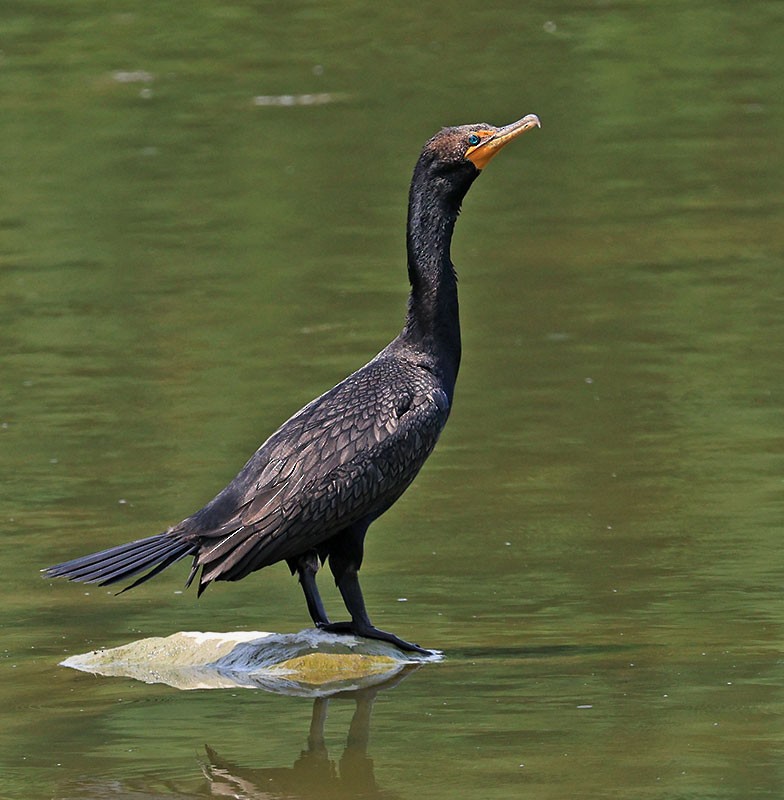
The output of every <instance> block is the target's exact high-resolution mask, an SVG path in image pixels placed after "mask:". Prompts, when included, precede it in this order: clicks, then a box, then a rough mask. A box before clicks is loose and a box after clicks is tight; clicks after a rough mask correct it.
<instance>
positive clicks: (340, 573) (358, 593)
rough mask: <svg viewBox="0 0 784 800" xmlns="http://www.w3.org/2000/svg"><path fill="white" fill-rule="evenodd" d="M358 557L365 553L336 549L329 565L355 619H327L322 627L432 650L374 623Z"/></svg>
mask: <svg viewBox="0 0 784 800" xmlns="http://www.w3.org/2000/svg"><path fill="white" fill-rule="evenodd" d="M358 560H359V561H361V557H360V559H357V560H355V559H352V558H351V557H350V556H349V557H347V556H346V554H345V553H342V552H336V551H335V550H333V551H332V552H331V553H330V556H329V565H330V568H331V569H332V574H333V575H334V576H335V583H336V584H337V587H338V589H339V590H340V594H341V596H342V597H343V602H344V603H345V604H346V608H347V609H348V612H349V614H351V622H335V623H326V624H320V625H319V626H318V627H319V628H321V630H323V631H328V632H330V633H353V634H354V635H355V636H364V637H365V638H367V639H378V640H380V641H382V642H389V643H390V644H393V645H395V646H396V647H399V648H400V649H401V650H407V651H409V652H413V653H429V652H430V651H429V650H425V649H424V648H422V647H420V646H419V645H418V644H412V643H411V642H406V641H404V640H403V639H400V638H399V637H397V636H395V634H394V633H388V632H387V631H382V630H379V629H378V628H376V627H375V626H374V625H373V623H372V622H371V621H370V617H369V616H368V613H367V609H366V608H365V600H364V598H363V597H362V589H361V588H360V585H359V576H358V574H357V572H358V570H359V566H358V565H357V561H358Z"/></svg>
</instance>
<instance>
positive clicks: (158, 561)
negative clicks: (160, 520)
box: [42, 532, 198, 592]
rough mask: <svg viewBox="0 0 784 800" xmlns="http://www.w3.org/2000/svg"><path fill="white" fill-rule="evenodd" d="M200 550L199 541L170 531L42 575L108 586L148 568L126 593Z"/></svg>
mask: <svg viewBox="0 0 784 800" xmlns="http://www.w3.org/2000/svg"><path fill="white" fill-rule="evenodd" d="M197 550H198V543H197V542H193V541H190V542H189V541H187V540H184V539H180V538H177V537H176V536H173V535H172V534H171V533H168V532H167V533H159V534H157V535H156V536H149V537H147V538H146V539H137V540H136V541H135V542H128V543H127V544H121V545H118V546H117V547H110V548H109V549H108V550H102V551H101V552H100V553H91V554H90V555H87V556H82V557H81V558H75V559H73V560H72V561H65V562H64V563H62V564H56V565H55V566H53V567H47V568H46V569H44V570H42V572H43V573H44V576H45V577H48V578H68V580H71V581H80V582H81V583H97V584H98V585H99V586H106V585H107V584H110V583H117V582H118V581H122V580H125V578H130V577H131V576H132V575H136V574H137V573H138V572H143V571H144V570H147V569H148V570H149V572H147V573H145V574H144V575H142V576H141V577H140V578H137V579H136V580H135V581H134V582H133V583H132V584H131V585H130V586H126V587H125V588H124V589H123V590H122V591H123V592H126V591H128V589H133V587H134V586H138V585H139V584H140V583H144V582H145V581H148V580H149V579H150V578H153V577H155V576H156V575H157V574H158V573H159V572H161V571H163V570H164V569H166V567H168V566H170V565H171V564H174V562H175V561H179V560H180V559H181V558H185V556H188V555H195V553H196V552H197Z"/></svg>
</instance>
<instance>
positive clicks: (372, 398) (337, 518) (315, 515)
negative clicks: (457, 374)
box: [171, 342, 451, 587]
mask: <svg viewBox="0 0 784 800" xmlns="http://www.w3.org/2000/svg"><path fill="white" fill-rule="evenodd" d="M448 390H449V387H444V386H443V385H442V384H441V381H440V380H439V378H438V377H437V374H435V373H434V372H433V371H432V370H431V368H430V366H429V364H428V363H427V361H426V360H422V359H417V358H415V357H413V358H412V355H411V354H410V353H408V352H405V350H403V351H402V352H401V348H399V347H396V346H395V343H394V342H393V343H392V345H390V346H389V347H387V348H386V349H385V350H383V351H382V352H381V353H379V355H378V356H376V358H374V359H373V360H372V361H371V362H369V363H368V364H366V365H365V366H364V367H362V368H361V369H359V370H357V371H356V372H354V373H352V374H351V375H349V376H348V377H347V378H346V379H345V380H343V381H342V382H341V383H339V384H338V385H337V386H335V387H334V388H332V389H330V390H329V391H328V392H326V393H324V394H323V395H321V396H320V397H318V398H316V399H315V400H313V401H312V402H311V403H309V404H308V405H306V406H305V407H304V408H303V409H301V410H300V411H299V412H297V413H296V414H295V415H294V416H293V417H291V418H290V419H289V420H288V421H287V422H285V423H284V424H283V425H282V426H281V427H280V428H279V429H278V430H277V431H276V432H275V433H274V434H272V436H270V437H269V439H267V441H266V442H264V444H262V445H261V447H260V448H259V449H258V450H257V451H256V453H254V455H253V456H252V457H251V458H250V460H249V461H248V462H247V464H246V465H245V466H244V467H243V469H242V470H241V471H240V473H239V474H238V475H237V477H236V478H235V479H234V480H233V481H232V482H231V483H230V484H229V485H228V486H227V487H226V488H225V489H224V490H223V491H222V492H221V493H220V494H219V495H218V496H217V497H215V499H214V500H212V501H211V502H210V503H208V504H207V505H206V506H205V507H204V508H203V509H201V510H200V511H198V512H197V513H196V514H194V515H192V516H191V517H189V518H188V519H186V520H184V521H183V522H182V523H180V524H179V525H177V526H175V527H174V528H172V529H171V533H172V534H173V535H175V536H177V537H178V538H186V539H189V540H194V539H195V540H198V542H199V545H200V548H199V554H198V557H197V561H196V565H198V566H201V567H202V576H201V579H200V586H201V587H203V586H205V585H206V584H207V583H209V582H210V581H212V580H239V579H240V578H242V577H244V576H245V575H247V574H248V573H249V572H252V571H253V570H256V569H259V568H261V567H263V566H267V565H268V564H272V563H274V562H276V561H280V560H282V559H291V558H294V557H296V556H298V555H300V554H302V553H304V552H306V551H307V550H309V549H312V548H314V547H317V546H318V545H319V544H321V543H322V542H324V541H326V540H328V539H329V538H330V537H332V536H333V535H335V534H336V533H338V532H339V531H341V530H343V529H345V528H346V527H348V526H349V525H352V524H354V523H355V522H357V521H359V520H367V521H368V522H369V521H370V520H372V519H375V518H376V517H378V516H379V515H380V514H382V513H383V512H384V511H385V510H386V509H387V508H389V506H391V505H392V503H394V502H395V500H397V499H398V497H400V495H401V494H402V493H403V492H404V491H405V489H406V488H407V487H408V485H409V484H410V483H411V481H412V480H413V479H414V477H415V476H416V474H417V472H418V471H419V469H420V468H421V466H422V464H423V463H424V462H425V460H426V459H427V457H428V456H429V455H430V453H431V452H432V450H433V447H434V446H435V444H436V441H437V440H438V436H439V434H440V433H441V430H442V429H443V427H444V424H445V423H446V420H447V417H448V415H449V406H450V397H449V394H451V391H449V394H447V391H448Z"/></svg>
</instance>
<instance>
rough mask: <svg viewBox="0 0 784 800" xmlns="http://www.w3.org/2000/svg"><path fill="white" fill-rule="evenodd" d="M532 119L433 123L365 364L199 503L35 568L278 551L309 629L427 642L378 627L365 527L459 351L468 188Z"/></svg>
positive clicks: (440, 395)
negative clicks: (399, 266) (402, 266)
mask: <svg viewBox="0 0 784 800" xmlns="http://www.w3.org/2000/svg"><path fill="white" fill-rule="evenodd" d="M537 127H541V125H540V122H539V118H538V117H537V116H536V115H535V114H529V115H527V116H524V117H523V118H522V119H519V120H517V121H516V122H512V123H511V124H509V125H505V126H503V127H495V126H493V125H489V124H487V123H478V124H470V125H461V126H456V127H446V128H442V129H441V130H440V131H439V132H438V133H436V134H435V136H433V137H432V138H431V139H430V140H429V141H428V142H426V144H425V145H424V147H423V149H422V152H421V154H420V156H419V159H418V160H417V162H416V166H415V168H414V172H413V177H412V179H411V185H410V190H409V203H408V220H407V226H406V251H407V262H408V278H409V283H410V293H409V297H408V304H407V310H406V316H405V323H404V325H403V329H402V331H401V332H400V334H399V335H398V336H397V337H396V338H395V339H393V340H392V341H391V342H390V343H389V344H388V345H387V346H386V347H385V348H384V349H383V350H381V352H379V353H378V354H377V355H376V356H375V357H374V358H373V359H372V360H370V361H369V362H368V363H367V364H365V365H364V366H363V367H361V368H360V369H358V370H357V371H356V372H353V373H352V374H351V375H349V376H348V377H347V378H345V379H344V380H342V381H341V382H340V383H338V384H337V385H336V386H334V387H333V388H332V389H329V390H328V391H326V392H325V393H324V394H322V395H320V396H319V397H317V398H316V399H315V400H313V401H312V402H310V403H308V404H307V405H306V406H304V408H302V409H301V410H299V411H298V412H297V413H296V414H294V415H293V416H292V417H291V418H290V419H288V420H287V421H286V422H284V423H283V424H282V425H281V426H280V427H279V428H278V429H277V430H276V431H275V432H274V433H273V434H272V435H271V436H270V437H269V438H268V439H267V440H266V441H265V442H264V443H263V444H262V445H261V446H260V447H259V448H258V450H256V452H255V453H254V454H253V455H252V456H251V457H250V459H249V460H248V461H247V463H246V464H245V466H244V467H243V468H242V469H241V470H240V472H239V473H238V474H237V476H236V477H235V478H234V479H233V480H232V481H231V482H230V483H229V484H228V485H227V486H226V487H225V488H224V489H223V490H222V491H221V492H219V493H218V495H217V496H216V497H214V498H213V499H212V500H211V501H210V502H209V503H207V504H206V505H205V506H204V507H203V508H201V509H200V510H198V511H196V512H195V513H194V514H192V515H191V516H189V517H187V518H186V519H184V520H183V521H182V522H180V523H178V524H176V525H173V526H171V527H170V528H168V529H167V530H166V531H164V532H162V533H158V534H156V535H154V536H148V537H146V538H142V539H137V540H136V541H133V542H129V543H127V544H121V545H118V546H115V547H111V548H109V549H107V550H103V551H101V552H98V553H92V554H90V555H85V556H81V557H79V558H75V559H73V560H71V561H66V562H64V563H61V564H57V565H55V566H51V567H47V568H46V569H44V570H42V572H43V573H44V577H64V578H68V579H70V580H72V581H79V582H82V583H90V584H98V585H100V586H104V585H109V584H114V583H116V582H120V581H125V580H126V579H129V578H132V577H134V576H136V575H138V574H139V573H143V574H142V575H141V577H138V578H136V580H134V582H133V583H131V584H130V585H129V586H127V587H125V588H124V589H123V590H122V591H123V592H124V591H127V590H128V589H132V588H134V587H135V586H138V585H139V584H141V583H144V582H145V581H147V580H149V579H150V578H152V577H154V576H156V575H158V574H159V573H160V572H161V571H162V570H164V569H166V568H167V567H169V566H171V565H172V564H174V563H175V562H177V561H180V559H183V558H186V557H188V556H190V557H192V559H193V561H192V565H191V570H190V574H189V575H188V578H187V582H186V587H187V586H190V585H191V583H192V582H193V581H194V579H196V577H197V575H198V580H197V597H198V596H200V595H201V594H202V592H203V591H204V590H205V589H206V588H207V586H208V585H209V584H210V583H212V582H213V581H238V580H240V579H242V578H244V577H246V576H247V575H249V574H250V573H251V572H255V571H256V570H259V569H262V568H264V567H267V566H270V565H272V564H275V563H277V562H281V561H285V562H286V564H287V565H288V567H289V569H290V570H291V574H292V575H295V574H296V575H297V576H298V579H299V583H300V585H301V587H302V591H303V593H304V595H305V602H306V604H307V609H308V613H309V614H310V617H311V619H312V620H313V623H314V625H315V626H316V628H318V629H321V630H323V631H327V632H332V633H337V634H351V635H353V636H356V637H364V638H369V639H374V640H380V641H383V642H388V643H389V644H391V645H394V646H396V647H397V648H400V649H401V650H403V651H408V652H416V653H428V652H430V651H427V650H425V649H424V648H422V647H420V646H419V645H417V644H413V643H411V642H407V641H405V640H404V639H401V638H399V637H398V636H396V635H395V634H393V633H390V632H387V631H383V630H380V629H378V628H377V627H375V625H373V623H372V622H371V620H370V616H369V615H368V612H367V609H366V606H365V601H364V598H363V595H362V589H361V587H360V584H359V577H358V573H359V569H360V567H361V565H362V560H363V552H364V541H365V535H366V533H367V531H368V527H369V526H370V525H371V523H373V522H374V521H375V520H376V519H378V517H380V516H381V515H382V514H383V513H384V512H385V511H387V510H388V509H389V508H390V507H391V506H392V505H393V504H394V503H395V502H396V501H397V500H398V498H400V496H401V495H402V494H403V492H404V491H405V490H406V489H407V488H408V486H409V485H410V484H411V482H412V481H413V480H414V478H415V477H416V475H417V473H418V472H419V470H420V468H421V467H422V465H423V464H424V462H425V460H426V459H427V458H428V456H429V455H430V453H431V452H432V451H433V448H434V447H435V445H436V442H437V440H438V438H439V436H440V434H441V431H442V430H443V428H444V425H445V424H446V421H447V418H448V417H449V413H450V411H451V408H452V400H453V397H454V390H455V382H456V379H457V373H458V368H459V366H460V357H461V341H460V318H459V311H458V296H457V274H456V272H455V268H454V265H453V263H452V259H451V254H450V248H451V241H452V234H453V231H454V227H455V222H456V220H457V217H458V214H459V213H460V207H461V204H462V202H463V199H464V197H465V195H466V193H467V192H468V190H469V189H470V187H471V185H472V184H473V182H474V180H475V179H476V178H477V176H478V175H479V174H480V172H481V171H482V170H483V169H484V168H485V167H486V166H487V165H488V163H489V162H490V160H491V159H492V158H494V157H495V156H496V155H497V154H498V152H499V151H500V150H501V148H503V147H504V146H505V145H506V144H507V143H509V142H510V141H512V140H513V139H515V138H516V137H517V136H519V135H520V134H522V133H524V132H526V131H529V130H531V129H533V128H537ZM327 563H328V564H329V567H330V570H331V572H332V576H333V578H334V580H335V583H336V585H337V588H338V590H339V592H340V595H341V597H342V599H343V602H344V604H345V606H346V610H347V611H348V614H349V617H350V619H349V620H348V621H345V622H332V621H331V620H330V619H329V617H328V616H327V613H326V611H325V608H324V604H323V602H322V599H321V596H320V594H319V590H318V587H317V585H316V574H317V572H318V570H319V569H320V568H321V566H323V565H325V564H327Z"/></svg>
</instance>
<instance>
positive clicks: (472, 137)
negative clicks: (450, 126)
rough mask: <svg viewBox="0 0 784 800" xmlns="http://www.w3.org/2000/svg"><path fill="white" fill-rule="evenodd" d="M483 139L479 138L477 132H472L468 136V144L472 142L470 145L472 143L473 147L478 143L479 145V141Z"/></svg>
mask: <svg viewBox="0 0 784 800" xmlns="http://www.w3.org/2000/svg"><path fill="white" fill-rule="evenodd" d="M481 141H482V140H481V139H480V138H479V137H478V136H477V135H476V134H475V133H472V134H471V135H470V136H469V137H468V144H470V145H471V147H476V145H478V144H479V142H481Z"/></svg>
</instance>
